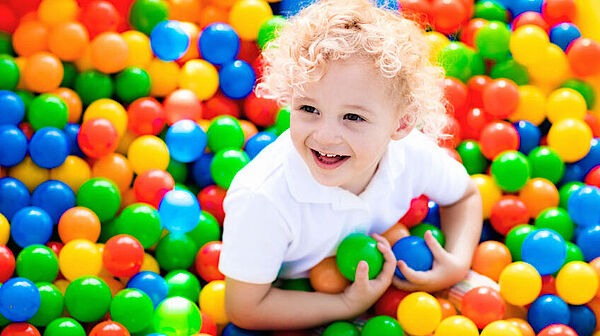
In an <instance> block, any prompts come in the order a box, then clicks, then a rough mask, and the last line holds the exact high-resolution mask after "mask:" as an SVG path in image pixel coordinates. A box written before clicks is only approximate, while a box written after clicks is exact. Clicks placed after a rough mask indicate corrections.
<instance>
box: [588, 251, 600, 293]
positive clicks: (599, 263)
mask: <svg viewBox="0 0 600 336" xmlns="http://www.w3.org/2000/svg"><path fill="white" fill-rule="evenodd" d="M590 266H592V268H593V269H594V271H596V273H597V274H598V276H599V277H600V257H598V258H596V259H594V260H592V261H590ZM596 297H599V298H600V286H599V287H598V291H597V292H596Z"/></svg>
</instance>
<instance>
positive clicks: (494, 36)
mask: <svg viewBox="0 0 600 336" xmlns="http://www.w3.org/2000/svg"><path fill="white" fill-rule="evenodd" d="M510 37H511V34H510V30H508V28H507V27H506V25H505V24H504V23H503V22H499V21H491V22H489V23H488V24H487V25H485V26H483V27H482V28H481V29H479V31H478V32H477V34H476V35H475V45H476V46H477V49H478V50H479V52H480V54H481V55H482V56H483V57H485V58H490V59H493V60H496V61H501V60H503V59H505V58H506V57H507V56H508V49H509V42H510Z"/></svg>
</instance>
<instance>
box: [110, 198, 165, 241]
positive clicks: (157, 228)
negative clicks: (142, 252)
mask: <svg viewBox="0 0 600 336" xmlns="http://www.w3.org/2000/svg"><path fill="white" fill-rule="evenodd" d="M115 225H116V231H117V232H118V233H119V234H127V235H131V236H133V237H134V238H136V239H137V240H138V241H139V242H140V244H142V246H143V247H144V248H149V247H151V246H153V245H154V244H156V243H157V242H158V240H159V239H160V236H161V233H162V226H161V222H160V217H159V215H158V211H157V210H156V209H154V208H152V207H150V206H148V205H145V204H139V203H136V204H132V205H130V206H128V207H126V208H125V209H123V211H122V212H121V213H120V214H119V217H117V221H116V224H115Z"/></svg>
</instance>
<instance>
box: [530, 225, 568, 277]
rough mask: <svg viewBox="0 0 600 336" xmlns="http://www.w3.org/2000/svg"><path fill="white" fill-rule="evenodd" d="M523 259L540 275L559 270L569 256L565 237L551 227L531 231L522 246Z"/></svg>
mask: <svg viewBox="0 0 600 336" xmlns="http://www.w3.org/2000/svg"><path fill="white" fill-rule="evenodd" d="M521 255H522V258H523V261H524V262H526V263H529V264H531V265H532V266H533V267H535V269H536V270H537V271H538V272H539V273H540V275H548V274H553V273H554V272H556V271H558V270H559V269H560V268H561V267H562V265H563V264H564V262H565V259H566V257H567V247H566V245H565V241H564V239H563V238H562V237H561V236H560V235H559V234H558V233H556V232H555V231H553V230H551V229H539V230H535V231H533V232H531V233H530V234H529V235H528V236H527V237H526V238H525V240H524V241H523V245H522V247H521Z"/></svg>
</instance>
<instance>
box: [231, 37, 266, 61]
mask: <svg viewBox="0 0 600 336" xmlns="http://www.w3.org/2000/svg"><path fill="white" fill-rule="evenodd" d="M259 54H260V50H259V48H258V44H256V42H255V41H248V40H240V51H239V52H238V55H237V59H240V60H242V61H246V63H248V64H252V62H254V60H256V58H257V57H258V55H259Z"/></svg>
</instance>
